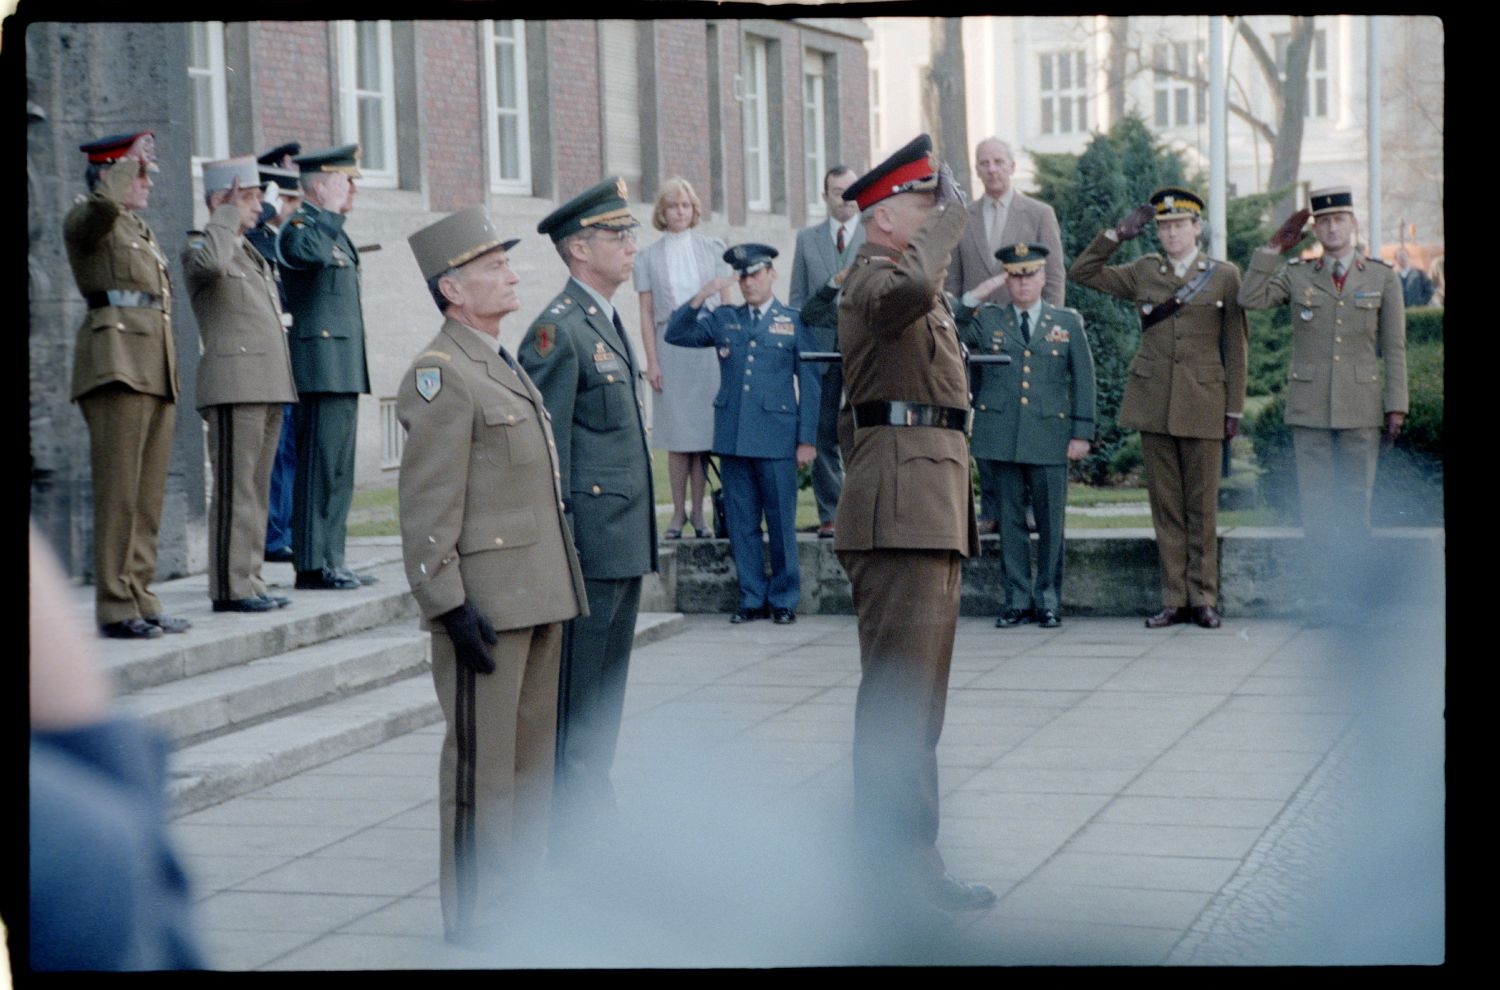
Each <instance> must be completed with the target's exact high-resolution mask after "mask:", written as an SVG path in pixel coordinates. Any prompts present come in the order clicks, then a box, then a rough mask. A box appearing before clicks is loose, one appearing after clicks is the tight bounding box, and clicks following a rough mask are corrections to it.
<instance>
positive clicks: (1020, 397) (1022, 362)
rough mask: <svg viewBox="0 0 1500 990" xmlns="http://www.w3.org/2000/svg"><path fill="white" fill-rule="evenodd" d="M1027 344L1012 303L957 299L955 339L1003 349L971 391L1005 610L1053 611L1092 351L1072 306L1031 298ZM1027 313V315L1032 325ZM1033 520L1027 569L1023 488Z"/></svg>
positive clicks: (982, 349) (1087, 410) (1085, 425)
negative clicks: (989, 485) (987, 469)
mask: <svg viewBox="0 0 1500 990" xmlns="http://www.w3.org/2000/svg"><path fill="white" fill-rule="evenodd" d="M1037 307H1038V310H1039V312H1038V313H1037V315H1036V318H1035V325H1034V326H1031V327H1030V331H1031V339H1030V342H1029V343H1028V342H1027V341H1026V340H1025V339H1024V338H1023V336H1022V334H1021V328H1020V324H1019V321H1018V318H1017V315H1016V309H1015V307H1014V306H1012V305H1004V306H999V305H994V304H991V303H985V304H984V305H982V306H980V307H979V308H978V309H970V308H969V307H967V306H963V305H959V306H958V307H956V308H955V310H954V315H955V316H956V317H957V319H958V329H959V339H961V340H962V341H963V342H964V344H966V345H967V346H968V347H969V349H970V350H972V351H974V352H976V353H989V354H1008V355H1010V358H1011V363H1010V364H1007V365H995V366H990V367H988V368H986V370H985V375H984V380H983V384H982V385H981V387H980V390H979V392H978V394H977V395H975V396H974V435H973V439H972V444H971V448H970V449H971V451H972V452H973V455H974V458H975V460H978V461H980V462H981V464H983V463H984V462H986V461H989V462H992V463H993V465H994V470H995V473H996V475H997V477H998V481H999V486H998V488H999V496H1000V509H999V513H998V515H997V521H998V522H999V524H1000V568H1001V571H1002V574H1003V580H1004V585H1005V606H1006V608H1014V609H1020V610H1022V611H1026V610H1028V609H1031V608H1039V609H1040V608H1047V609H1052V610H1053V611H1057V610H1058V609H1059V608H1060V606H1061V600H1062V575H1063V514H1064V510H1065V508H1066V505H1067V498H1068V441H1069V440H1071V439H1079V440H1087V441H1090V442H1092V441H1093V439H1094V358H1093V355H1092V354H1091V353H1090V351H1089V342H1088V336H1087V335H1086V334H1085V333H1084V329H1083V317H1082V316H1081V315H1080V314H1079V313H1078V311H1077V310H1074V309H1068V308H1066V307H1062V306H1053V305H1052V304H1051V303H1048V302H1042V301H1038V303H1037ZM1029 322H1030V321H1028V323H1029ZM1028 490H1029V491H1030V493H1031V501H1032V505H1033V507H1034V509H1035V515H1036V524H1037V538H1038V543H1037V572H1036V580H1035V582H1033V581H1032V577H1031V537H1030V534H1029V533H1028V532H1027V529H1026V495H1027V491H1028Z"/></svg>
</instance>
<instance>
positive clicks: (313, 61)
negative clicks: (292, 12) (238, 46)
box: [231, 21, 338, 154]
mask: <svg viewBox="0 0 1500 990" xmlns="http://www.w3.org/2000/svg"><path fill="white" fill-rule="evenodd" d="M256 27H257V28H258V30H256V31H255V32H254V33H253V34H252V35H251V49H250V50H251V57H252V58H253V59H254V60H255V71H254V73H253V75H252V77H251V78H253V79H254V80H255V88H256V92H255V93H254V95H253V102H252V105H253V107H254V113H255V117H256V125H257V126H256V133H257V134H259V135H263V137H262V138H261V140H262V144H260V145H258V146H257V147H256V148H255V151H256V153H257V154H258V153H259V152H262V151H265V150H266V149H267V148H271V147H274V146H276V145H278V144H282V143H283V142H286V141H300V142H302V147H303V149H304V150H307V151H311V150H313V149H315V148H326V147H328V146H330V145H332V144H333V141H334V137H333V99H334V96H335V94H336V93H337V89H338V88H337V85H336V84H335V83H334V78H333V73H334V71H335V70H334V64H333V51H332V47H331V41H330V35H329V25H328V22H327V21H261V22H260V23H258V24H257V25H256ZM231 85H232V83H231ZM238 152H239V149H234V153H238Z"/></svg>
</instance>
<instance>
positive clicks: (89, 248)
mask: <svg viewBox="0 0 1500 990" xmlns="http://www.w3.org/2000/svg"><path fill="white" fill-rule="evenodd" d="M79 150H80V151H82V152H84V153H85V154H86V155H88V160H89V165H88V170H87V172H86V173H85V177H86V178H87V180H88V183H89V190H90V194H89V196H88V197H86V198H82V199H80V201H79V202H78V204H77V205H76V206H74V207H73V209H71V210H70V211H68V216H67V218H66V219H65V220H64V221H63V239H64V241H65V243H66V244H67V249H68V264H69V265H70V266H71V267H72V269H73V280H74V281H75V282H77V283H78V291H79V292H80V293H81V294H82V295H83V299H84V302H86V303H87V304H88V307H89V311H88V315H87V316H85V317H84V321H83V325H82V326H80V327H79V328H78V339H77V342H76V344H75V345H74V349H73V388H72V397H73V400H74V401H76V402H77V403H78V406H79V408H80V409H81V410H82V411H83V418H84V420H85V421H86V422H87V423H88V427H89V466H90V469H91V471H92V475H93V498H94V585H95V603H94V614H95V618H96V619H97V621H98V623H99V631H100V632H101V633H102V634H103V635H105V636H113V637H116V638H121V639H151V638H154V637H157V636H160V635H161V634H162V633H163V632H171V633H180V632H185V631H187V629H188V628H189V626H190V625H191V624H190V623H189V622H188V621H187V620H186V619H178V618H173V617H171V616H166V615H163V614H162V611H161V600H160V599H158V598H157V597H156V596H155V595H154V594H152V593H151V589H150V584H151V581H152V579H153V578H154V577H155V576H156V537H157V533H158V531H159V530H160V528H161V506H162V499H163V498H164V497H165V494H166V483H167V461H168V459H169V457H170V455H171V452H172V432H173V416H174V415H175V412H174V409H175V404H176V400H177V390H178V387H179V386H178V382H177V352H176V348H175V345H174V344H173V341H172V286H171V283H170V282H169V281H168V279H167V258H166V255H164V254H162V250H161V246H160V244H159V243H158V242H157V240H156V234H155V233H154V232H152V230H151V228H150V227H149V226H147V224H146V221H144V220H142V219H141V218H140V217H139V216H137V215H136V211H137V210H143V209H145V208H146V205H147V204H148V203H149V202H150V201H151V174H150V173H152V172H154V171H156V170H157V165H156V138H155V137H154V136H153V135H152V133H151V132H150V131H142V132H140V133H136V134H116V135H112V136H110V137H107V138H101V139H100V140H98V141H94V142H92V143H90V144H85V145H81V146H80V147H79Z"/></svg>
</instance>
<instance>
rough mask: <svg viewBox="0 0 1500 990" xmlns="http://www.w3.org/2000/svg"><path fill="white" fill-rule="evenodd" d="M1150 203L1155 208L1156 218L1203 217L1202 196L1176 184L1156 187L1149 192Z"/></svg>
mask: <svg viewBox="0 0 1500 990" xmlns="http://www.w3.org/2000/svg"><path fill="white" fill-rule="evenodd" d="M1151 205H1152V207H1154V208H1155V209H1156V219H1158V220H1173V219H1176V218H1177V217H1188V218H1190V219H1193V220H1202V219H1203V209H1204V203H1203V197H1201V196H1199V195H1198V194H1197V193H1195V192H1193V191H1192V190H1191V189H1182V188H1180V187H1178V186H1167V187H1166V188H1165V189H1158V190H1156V192H1154V193H1152V194H1151Z"/></svg>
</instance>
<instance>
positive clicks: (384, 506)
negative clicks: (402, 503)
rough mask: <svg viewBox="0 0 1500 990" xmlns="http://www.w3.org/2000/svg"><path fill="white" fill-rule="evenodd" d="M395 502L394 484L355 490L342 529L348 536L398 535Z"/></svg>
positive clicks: (399, 531)
mask: <svg viewBox="0 0 1500 990" xmlns="http://www.w3.org/2000/svg"><path fill="white" fill-rule="evenodd" d="M397 503H398V499H397V497H396V489H395V486H392V487H390V488H371V489H369V490H367V491H360V492H355V493H354V503H353V505H351V506H350V508H349V524H348V526H347V527H346V528H345V530H344V531H345V532H346V533H347V534H348V535H350V536H400V535H401V521H400V519H399V518H398V517H397V514H396V510H397Z"/></svg>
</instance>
